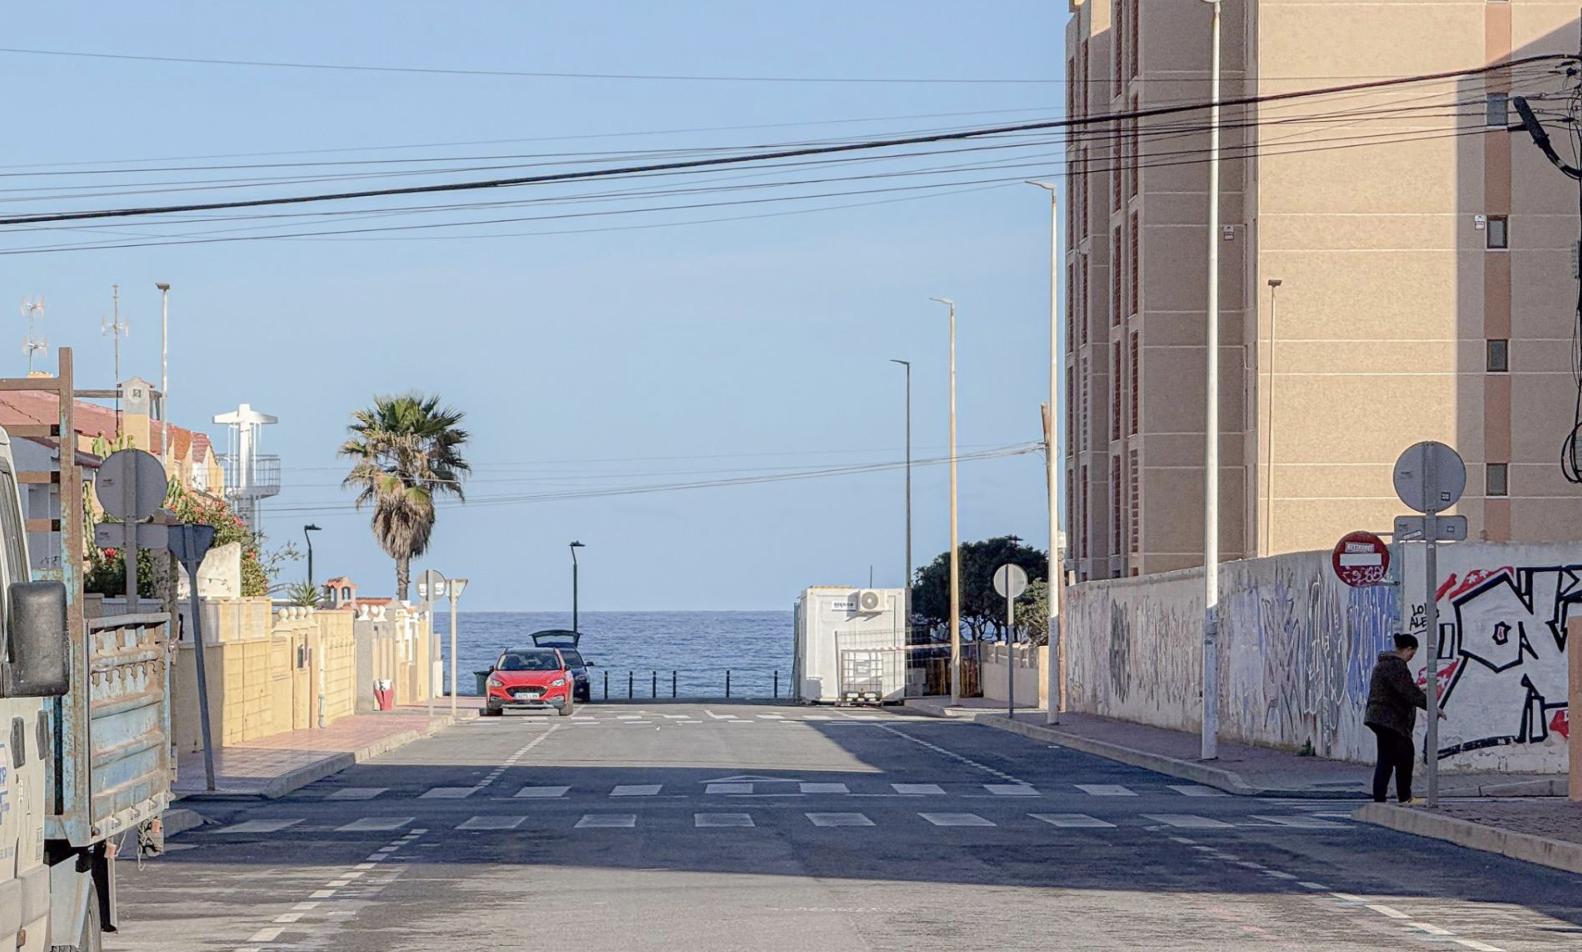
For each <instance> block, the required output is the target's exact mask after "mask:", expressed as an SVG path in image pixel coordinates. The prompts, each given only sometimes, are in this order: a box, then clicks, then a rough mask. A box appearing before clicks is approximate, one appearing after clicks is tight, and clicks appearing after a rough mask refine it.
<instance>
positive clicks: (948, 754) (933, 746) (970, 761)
mask: <svg viewBox="0 0 1582 952" xmlns="http://www.w3.org/2000/svg"><path fill="white" fill-rule="evenodd" d="M844 716H845V717H848V718H850V719H852V720H868V719H871V720H878V719H879V717H878V715H874V716H872V717H871V718H862V717H858V716H856V715H852V714H847V715H844ZM879 729H880V730H882V731H889V732H890V733H892V734H894V735H895V736H897V737H903V738H905V739H907V740H909V741H911V742H912V743H914V744H917V745H919V746H922V747H927V748H928V749H929V750H932V751H934V752H935V753H937V754H944V755H945V756H946V757H949V758H950V759H952V760H955V761H958V762H959V763H963V764H966V765H967V766H969V767H976V768H978V769H979V770H981V771H983V772H984V773H987V774H992V775H994V776H996V777H999V778H1000V779H1001V780H1004V781H1006V782H1007V783H1023V782H1024V781H1023V780H1021V779H1020V778H1018V777H1013V776H1011V775H1010V774H1008V773H1006V772H1005V771H1003V770H996V769H994V768H993V767H990V766H988V765H987V764H980V763H978V762H977V761H976V760H973V759H972V758H970V757H963V756H962V755H961V754H958V753H956V752H955V751H953V750H946V749H945V748H943V747H941V746H939V745H938V744H931V743H929V742H928V741H926V740H923V739H922V738H920V737H913V736H912V735H911V734H908V733H907V732H906V731H900V730H896V729H895V728H893V727H886V726H885V725H883V724H880V725H879Z"/></svg>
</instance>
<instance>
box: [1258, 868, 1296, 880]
mask: <svg viewBox="0 0 1582 952" xmlns="http://www.w3.org/2000/svg"><path fill="white" fill-rule="evenodd" d="M1263 874H1264V875H1265V876H1271V877H1273V878H1275V879H1295V878H1296V877H1295V876H1292V875H1291V874H1290V873H1282V872H1281V871H1279V870H1278V869H1266V870H1264V871H1263Z"/></svg>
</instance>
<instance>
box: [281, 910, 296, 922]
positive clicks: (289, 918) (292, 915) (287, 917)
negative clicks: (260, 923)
mask: <svg viewBox="0 0 1582 952" xmlns="http://www.w3.org/2000/svg"><path fill="white" fill-rule="evenodd" d="M301 918H302V913H300V912H287V913H283V914H281V915H278V916H276V917H275V921H276V922H296V921H297V920H298V919H301Z"/></svg>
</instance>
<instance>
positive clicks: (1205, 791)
mask: <svg viewBox="0 0 1582 952" xmlns="http://www.w3.org/2000/svg"><path fill="white" fill-rule="evenodd" d="M1170 789H1171V790H1174V791H1175V792H1176V793H1179V794H1181V795H1182V796H1183V797H1228V796H1230V794H1228V793H1226V792H1225V791H1223V790H1216V789H1214V788H1213V787H1205V786H1203V785H1202V784H1197V783H1182V784H1174V783H1173V784H1170Z"/></svg>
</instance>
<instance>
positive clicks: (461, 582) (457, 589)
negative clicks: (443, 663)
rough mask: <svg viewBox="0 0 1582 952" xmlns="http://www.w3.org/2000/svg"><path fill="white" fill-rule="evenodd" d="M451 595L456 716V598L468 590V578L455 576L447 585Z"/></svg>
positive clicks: (452, 702)
mask: <svg viewBox="0 0 1582 952" xmlns="http://www.w3.org/2000/svg"><path fill="white" fill-rule="evenodd" d="M445 588H446V590H447V594H449V595H450V716H451V717H455V716H456V600H457V599H458V598H461V593H462V592H464V591H466V590H467V580H466V579H464V578H453V579H451V580H450V584H449V585H447V586H445Z"/></svg>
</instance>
